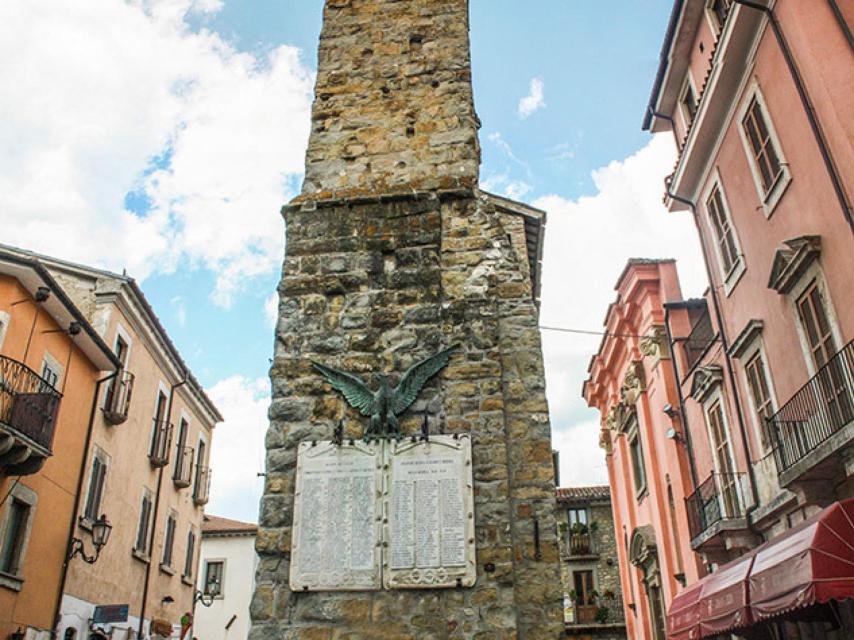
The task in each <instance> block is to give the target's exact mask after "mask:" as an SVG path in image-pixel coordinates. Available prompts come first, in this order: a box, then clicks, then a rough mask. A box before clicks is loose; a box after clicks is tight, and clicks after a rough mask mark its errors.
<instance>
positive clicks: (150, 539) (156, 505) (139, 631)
mask: <svg viewBox="0 0 854 640" xmlns="http://www.w3.org/2000/svg"><path fill="white" fill-rule="evenodd" d="M189 379H190V371H189V369H186V368H185V369H184V379H183V380H181V382H178V383H176V384H173V385H172V388H171V389H170V390H169V403H168V405H167V407H166V419H167V420H168V421H169V424H171V423H172V402H173V401H174V399H175V389H177V388H178V387H181V386H184V385H185V384H187V381H188V380H189ZM167 452H168V455H169V456H171V455H172V446H171V444H170V446H169V448H168V449H167ZM167 466H169V463H168V462H167V463H166V464H165V465H163V466H162V467H160V469H159V473H158V474H157V492H156V493H155V494H154V509H153V513H152V516H151V533H150V534H149V536H148V549H149V555H148V564H147V565H146V566H145V582H143V584H142V604H141V606H140V608H139V627H138V629H137V637H138V638H143V637H145V636H143V635H142V627H143V625H144V624H145V609H146V606H145V605H146V604H147V602H148V589H149V587H150V586H151V565H153V564H154V562H155V558H154V536H155V534H156V533H157V512H158V511H160V493H161V489H162V487H163V472H164V471H165V470H166V467H167ZM173 542H174V541H173ZM149 629H150V627H149Z"/></svg>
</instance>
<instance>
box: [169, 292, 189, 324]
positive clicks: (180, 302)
mask: <svg viewBox="0 0 854 640" xmlns="http://www.w3.org/2000/svg"><path fill="white" fill-rule="evenodd" d="M169 304H171V305H172V309H173V310H174V311H175V320H177V321H178V326H180V327H185V326H187V306H186V305H185V304H184V298H182V297H181V296H174V297H173V298H172V299H171V300H169Z"/></svg>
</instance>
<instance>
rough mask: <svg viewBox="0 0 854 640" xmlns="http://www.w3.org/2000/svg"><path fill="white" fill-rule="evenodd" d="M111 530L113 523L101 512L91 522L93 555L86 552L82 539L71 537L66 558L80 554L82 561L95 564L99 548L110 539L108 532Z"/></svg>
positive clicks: (99, 553)
mask: <svg viewBox="0 0 854 640" xmlns="http://www.w3.org/2000/svg"><path fill="white" fill-rule="evenodd" d="M112 530H113V525H111V524H110V521H109V520H107V516H106V515H104V514H101V517H100V518H98V519H97V520H95V522H94V523H92V531H91V534H92V544H94V545H95V555H93V556H90V555H87V554H86V548H85V547H84V546H83V541H82V540H80V539H79V538H71V545H70V547H69V550H68V559H69V560H71V559H72V558H74V557H75V556H80V557H81V558H83V561H84V562H86V563H88V564H95V563H96V562H97V561H98V556H100V555H101V549H102V548H103V547H104V545H106V544H107V540H109V539H110V533H111V532H112Z"/></svg>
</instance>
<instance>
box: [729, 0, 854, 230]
mask: <svg viewBox="0 0 854 640" xmlns="http://www.w3.org/2000/svg"><path fill="white" fill-rule="evenodd" d="M733 1H734V2H735V3H736V4H740V5H742V6H745V7H747V8H749V9H755V10H756V11H761V12H763V13H764V14H765V15H766V16H768V20H769V22H770V23H771V30H772V31H773V32H774V37H775V38H776V40H777V44H778V45H779V47H780V51H781V52H782V53H783V58H784V59H785V60H786V66H787V67H788V68H789V73H790V74H791V75H792V81H793V82H794V83H795V88H796V89H797V90H798V96H799V97H800V99H801V105H802V106H803V108H804V113H806V116H807V120H809V123H810V128H811V129H812V132H813V135H814V136H815V141H816V144H818V149H819V151H820V152H821V158H822V160H823V161H824V166H825V168H826V169H827V173H828V176H830V181H831V183H833V190H834V192H835V193H836V198H837V199H838V200H839V206H840V207H841V208H842V215H843V216H845V221H846V222H847V223H848V226H849V227H851V230H852V231H854V217H852V213H851V203H850V202H849V200H848V196H847V194H846V193H845V187H844V186H843V184H842V177H841V176H840V175H839V171H838V170H837V168H836V163H835V162H834V160H833V156H832V155H831V152H830V147H829V145H828V143H827V138H826V137H825V135H824V132H823V131H822V129H821V123H820V122H819V121H818V116H817V115H816V112H815V108H814V107H813V104H812V101H811V100H810V97H809V94H808V93H807V89H806V86H805V85H804V81H803V78H802V77H801V74H800V72H799V71H798V67H797V65H796V63H795V57H794V56H793V55H792V50H791V49H790V48H789V44H788V42H787V41H786V37H785V35H784V34H783V29H782V28H781V27H780V23H779V21H778V20H777V16H776V15H774V11H772V10H771V9H770V8H768V7H766V6H764V5H761V4H758V3H757V2H753V0H733ZM835 4H836V3H835V2H833V0H831V8H834V7H835V11H834V13H836V16H837V19H839V18H841V17H842V14H841V12H839V7H836V6H835ZM844 22H845V20H844V18H843V19H842V23H844ZM843 30H844V31H845V32H846V35H847V36H848V38H849V40H848V42H849V44H851V42H852V41H851V32H850V30H848V29H847V24H845V27H844V28H843Z"/></svg>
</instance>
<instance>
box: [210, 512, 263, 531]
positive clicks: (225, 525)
mask: <svg viewBox="0 0 854 640" xmlns="http://www.w3.org/2000/svg"><path fill="white" fill-rule="evenodd" d="M256 533H258V525H257V524H253V523H251V522H240V521H239V520H229V519H228V518H220V517H219V516H212V515H208V514H205V515H204V517H203V519H202V535H255V534H256Z"/></svg>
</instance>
